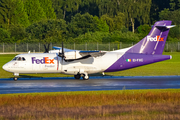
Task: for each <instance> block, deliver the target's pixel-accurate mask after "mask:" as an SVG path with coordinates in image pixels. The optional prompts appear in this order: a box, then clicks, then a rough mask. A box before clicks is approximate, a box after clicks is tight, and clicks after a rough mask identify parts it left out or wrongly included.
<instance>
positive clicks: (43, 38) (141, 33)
mask: <svg viewBox="0 0 180 120" xmlns="http://www.w3.org/2000/svg"><path fill="white" fill-rule="evenodd" d="M179 15H180V0H0V43H26V42H29V43H36V42H41V43H44V44H45V45H48V44H49V43H50V42H61V41H63V42H65V43H97V42H98V43H108V42H114V43H116V42H117V43H119V42H134V43H136V42H138V41H139V40H140V39H142V38H143V37H145V36H146V35H147V34H148V32H149V31H150V29H151V25H153V24H154V23H155V22H156V21H159V20H172V21H173V24H175V25H177V26H176V27H175V28H173V29H172V30H171V31H170V34H169V37H168V41H179V40H180V21H179V19H178V16H179Z"/></svg>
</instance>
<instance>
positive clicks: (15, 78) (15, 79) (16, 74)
mask: <svg viewBox="0 0 180 120" xmlns="http://www.w3.org/2000/svg"><path fill="white" fill-rule="evenodd" d="M14 76H15V77H14V78H13V79H14V81H17V80H18V78H17V76H19V73H14Z"/></svg>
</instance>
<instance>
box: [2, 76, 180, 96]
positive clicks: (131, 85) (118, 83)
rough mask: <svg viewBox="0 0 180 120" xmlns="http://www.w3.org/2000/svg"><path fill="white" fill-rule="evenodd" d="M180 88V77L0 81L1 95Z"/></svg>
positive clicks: (109, 77) (107, 77)
mask: <svg viewBox="0 0 180 120" xmlns="http://www.w3.org/2000/svg"><path fill="white" fill-rule="evenodd" d="M168 88H180V76H156V77H152V76H151V77H150V76H149V77H147V76H146V77H111V76H106V77H90V79H89V80H82V79H80V80H76V79H74V78H73V77H67V78H65V77H63V78H19V79H18V81H14V80H13V79H12V78H10V79H0V94H8V93H35V92H62V91H96V90H124V89H168Z"/></svg>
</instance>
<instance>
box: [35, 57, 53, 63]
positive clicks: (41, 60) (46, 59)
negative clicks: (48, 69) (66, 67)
mask: <svg viewBox="0 0 180 120" xmlns="http://www.w3.org/2000/svg"><path fill="white" fill-rule="evenodd" d="M35 63H36V64H54V59H49V57H43V59H36V57H32V64H35Z"/></svg>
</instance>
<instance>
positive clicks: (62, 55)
mask: <svg viewBox="0 0 180 120" xmlns="http://www.w3.org/2000/svg"><path fill="white" fill-rule="evenodd" d="M58 56H59V57H61V71H62V70H63V60H64V58H65V55H64V46H63V42H62V48H61V53H60V49H59V54H58Z"/></svg>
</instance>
